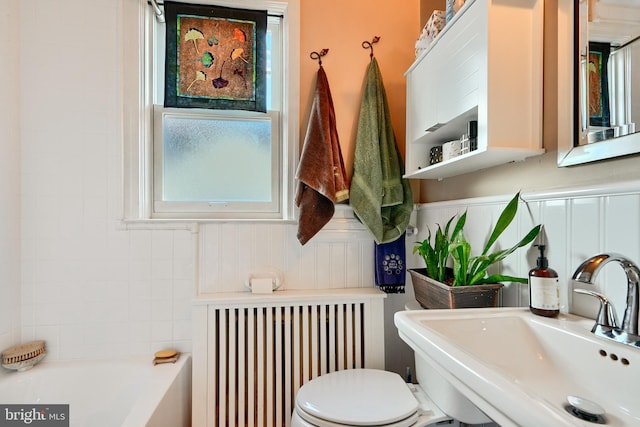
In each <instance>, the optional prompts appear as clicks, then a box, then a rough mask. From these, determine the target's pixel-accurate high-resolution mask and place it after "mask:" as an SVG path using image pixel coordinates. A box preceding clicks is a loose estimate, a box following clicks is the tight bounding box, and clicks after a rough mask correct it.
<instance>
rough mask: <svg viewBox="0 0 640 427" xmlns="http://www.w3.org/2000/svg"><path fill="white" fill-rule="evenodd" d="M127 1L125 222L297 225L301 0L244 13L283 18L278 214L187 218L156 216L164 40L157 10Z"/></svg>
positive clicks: (224, 0)
mask: <svg viewBox="0 0 640 427" xmlns="http://www.w3.org/2000/svg"><path fill="white" fill-rule="evenodd" d="M121 1H122V3H121V4H122V6H123V7H122V26H123V30H122V32H121V37H122V40H121V45H122V46H123V50H122V69H123V81H122V101H123V117H122V128H123V172H124V173H123V188H124V191H123V203H122V212H123V214H122V219H123V220H124V221H125V222H134V221H151V222H158V221H161V220H170V221H175V220H178V221H183V220H188V221H194V220H196V221H216V220H224V221H230V220H243V221H246V220H255V221H263V220H276V221H289V222H291V221H294V200H293V195H294V194H295V187H294V186H295V179H294V177H295V168H296V164H297V158H298V122H299V92H300V90H299V79H300V78H299V37H300V27H299V21H300V12H299V9H300V5H299V0H281V1H264V0H247V1H246V2H243V4H242V7H243V8H253V9H261V10H264V9H267V10H268V13H269V14H270V15H278V16H281V17H282V21H281V24H280V26H281V32H282V37H281V44H280V46H279V48H280V49H282V56H283V61H282V64H283V65H282V74H283V78H282V81H283V87H281V88H279V87H273V88H272V90H281V91H282V92H281V93H282V94H283V96H282V97H281V103H282V105H281V106H280V110H281V112H282V113H281V115H280V117H279V119H280V120H279V122H280V123H281V124H282V125H281V126H280V128H279V129H278V133H279V135H280V138H281V141H282V144H279V145H280V150H279V152H278V155H279V159H280V162H281V163H280V165H279V166H280V167H279V168H278V170H279V171H280V182H281V188H280V190H281V191H280V203H279V209H278V212H275V213H274V212H269V213H264V212H263V213H260V212H257V213H254V214H252V213H248V212H247V213H242V212H229V211H228V210H227V211H225V210H224V209H222V210H221V209H207V210H206V211H203V212H186V213H183V214H180V215H179V214H176V213H172V214H165V213H162V214H160V213H155V212H154V207H153V203H154V202H153V201H154V197H153V191H154V190H153V180H154V177H153V155H154V153H153V132H154V129H153V126H154V114H155V113H154V105H153V100H154V93H153V90H154V87H157V85H155V84H154V83H155V82H154V81H153V77H154V75H155V76H159V75H161V74H162V73H161V70H157V69H153V68H152V64H154V63H156V62H157V61H154V59H155V58H154V55H156V54H157V53H156V52H154V50H153V43H152V41H153V38H154V37H158V34H157V33H156V32H155V31H156V25H155V24H154V20H155V19H156V17H155V15H154V12H153V9H152V7H151V6H149V5H148V4H147V3H146V2H144V1H138V0H121ZM199 2H200V3H202V4H212V5H218V6H227V7H238V5H237V1H234V0H200V1H199Z"/></svg>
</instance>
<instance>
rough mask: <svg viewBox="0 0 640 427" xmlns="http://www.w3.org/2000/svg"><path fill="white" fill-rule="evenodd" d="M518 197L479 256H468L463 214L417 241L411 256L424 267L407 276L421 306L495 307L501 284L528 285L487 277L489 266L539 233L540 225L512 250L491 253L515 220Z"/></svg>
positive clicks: (499, 276) (510, 278) (512, 279)
mask: <svg viewBox="0 0 640 427" xmlns="http://www.w3.org/2000/svg"><path fill="white" fill-rule="evenodd" d="M519 198H520V193H519V192H518V193H516V195H515V196H514V197H513V198H512V199H511V201H509V203H508V204H507V206H506V207H505V208H504V210H503V211H502V213H501V214H500V217H499V218H498V221H497V223H496V225H495V226H494V228H493V231H492V232H491V235H490V236H489V240H488V241H487V243H486V244H485V246H484V248H483V250H482V253H481V254H480V255H475V256H472V255H471V253H472V250H471V244H470V243H469V242H468V241H467V239H466V238H465V236H464V225H465V222H466V220H467V212H466V211H465V212H464V213H463V214H462V215H461V216H460V217H459V218H458V220H457V221H456V223H455V224H453V220H454V219H455V215H454V216H453V217H451V218H450V219H449V221H447V224H446V225H445V228H444V230H442V228H441V227H440V225H438V228H437V230H436V232H435V236H433V241H432V235H431V230H430V229H429V234H428V236H427V238H426V239H425V240H423V241H421V242H416V245H415V246H414V248H413V253H416V252H417V253H418V254H419V255H420V256H421V257H422V258H423V260H424V262H425V266H426V267H425V268H419V269H410V270H409V273H410V274H411V279H412V282H413V289H414V292H415V295H416V299H417V300H418V302H419V303H420V304H421V305H422V306H423V307H425V308H468V307H494V306H496V305H497V303H498V295H499V291H500V289H501V288H502V287H503V286H504V284H503V282H518V283H527V279H526V278H523V277H514V276H507V275H502V274H491V275H490V274H488V270H489V267H491V266H492V265H494V264H496V263H498V262H500V261H502V260H504V259H505V258H506V257H507V256H509V255H510V254H512V253H513V252H515V251H516V249H518V248H521V247H523V246H526V245H528V244H529V243H531V242H532V241H533V240H534V239H535V238H536V237H537V236H538V234H539V233H540V229H541V227H542V226H541V225H536V226H535V227H533V228H532V229H531V231H529V232H528V233H527V234H526V235H525V236H524V237H523V238H522V239H521V240H520V241H519V242H518V243H517V244H515V245H514V246H512V247H511V248H508V249H502V250H496V251H494V252H490V251H491V248H492V247H493V245H494V244H495V242H496V241H497V240H498V238H499V237H500V235H501V234H502V233H503V232H504V231H505V230H506V229H507V227H509V225H510V224H511V222H512V221H513V218H515V216H516V213H517V211H518V200H519ZM452 224H453V229H451V226H452Z"/></svg>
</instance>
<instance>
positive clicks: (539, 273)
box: [529, 245, 560, 317]
mask: <svg viewBox="0 0 640 427" xmlns="http://www.w3.org/2000/svg"><path fill="white" fill-rule="evenodd" d="M536 246H537V247H538V250H539V251H540V255H539V256H538V259H537V261H536V264H537V266H536V268H534V269H532V270H531V271H529V308H530V310H531V312H532V313H534V314H537V315H539V316H545V317H556V316H557V315H558V314H559V313H560V288H559V284H558V273H556V271H555V270H553V269H552V268H549V260H548V259H547V257H545V256H544V251H545V249H546V246H545V245H536Z"/></svg>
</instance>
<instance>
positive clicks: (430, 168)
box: [405, 0, 544, 179]
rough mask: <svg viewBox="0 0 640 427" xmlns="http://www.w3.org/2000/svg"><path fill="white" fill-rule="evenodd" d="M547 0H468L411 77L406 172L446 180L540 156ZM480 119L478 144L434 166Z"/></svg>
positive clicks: (422, 56)
mask: <svg viewBox="0 0 640 427" xmlns="http://www.w3.org/2000/svg"><path fill="white" fill-rule="evenodd" d="M543 12H544V11H543V0H509V1H504V0H467V2H466V3H465V5H464V6H463V8H462V9H460V11H459V12H458V13H457V14H456V15H455V16H454V18H453V19H452V20H451V21H450V22H449V23H448V24H447V25H446V26H445V28H444V29H443V31H442V32H441V33H440V34H438V36H437V37H436V39H435V40H434V42H433V43H432V44H431V46H430V47H429V48H428V49H427V50H425V51H424V52H422V53H421V54H420V56H419V57H418V58H416V61H415V62H414V63H413V65H412V66H411V68H409V70H408V71H407V72H406V74H405V76H406V78H407V144H406V175H405V176H406V177H407V178H420V179H442V178H447V177H451V176H455V175H460V174H464V173H468V172H473V171H475V170H479V169H484V168H487V167H491V166H496V165H499V164H504V163H508V162H512V161H520V160H524V159H525V158H527V157H531V156H536V155H539V154H542V153H543V152H544V150H543V149H542V72H543V63H542V49H543V19H544V16H543ZM471 120H477V121H478V137H477V145H478V146H477V149H476V150H474V151H471V152H469V153H467V154H463V155H460V156H457V157H454V158H452V159H449V160H446V161H443V162H440V163H436V164H434V165H429V153H430V150H431V148H432V147H434V146H437V145H442V144H444V143H445V142H448V141H451V140H455V139H460V137H461V136H462V134H464V133H466V132H467V125H468V122H469V121H471Z"/></svg>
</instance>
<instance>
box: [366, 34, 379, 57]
mask: <svg viewBox="0 0 640 427" xmlns="http://www.w3.org/2000/svg"><path fill="white" fill-rule="evenodd" d="M379 41H380V36H374V37H373V40H371V41H368V40H365V41H363V42H362V48H363V49H370V50H371V52H370V53H369V58H371V59H373V44H374V43H378V42H379Z"/></svg>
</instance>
